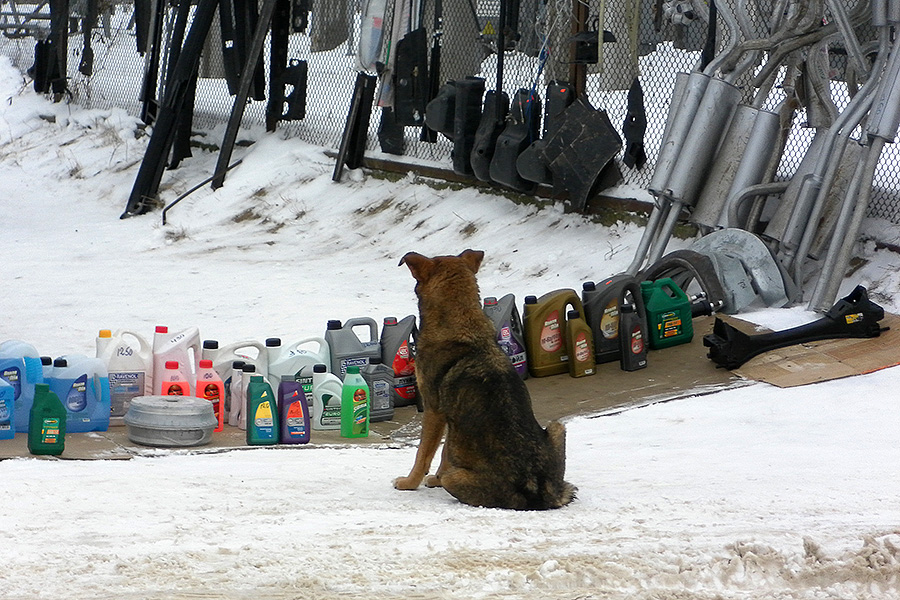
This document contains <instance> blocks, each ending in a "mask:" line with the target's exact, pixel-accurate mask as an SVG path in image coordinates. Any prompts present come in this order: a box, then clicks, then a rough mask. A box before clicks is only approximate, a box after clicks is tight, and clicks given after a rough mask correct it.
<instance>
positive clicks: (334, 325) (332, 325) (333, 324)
mask: <svg viewBox="0 0 900 600" xmlns="http://www.w3.org/2000/svg"><path fill="white" fill-rule="evenodd" d="M326 327H327V329H328V330H329V331H334V330H335V329H341V328H343V325H341V322H340V321H339V320H337V319H331V320H330V321H328V325H326Z"/></svg>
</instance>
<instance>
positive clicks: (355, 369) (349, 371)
mask: <svg viewBox="0 0 900 600" xmlns="http://www.w3.org/2000/svg"><path fill="white" fill-rule="evenodd" d="M347 375H359V367H357V366H352V367H347Z"/></svg>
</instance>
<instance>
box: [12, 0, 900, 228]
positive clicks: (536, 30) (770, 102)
mask: <svg viewBox="0 0 900 600" xmlns="http://www.w3.org/2000/svg"><path fill="white" fill-rule="evenodd" d="M369 1H370V2H377V1H378V0H369ZM579 1H580V0H574V2H573V0H520V1H519V2H518V5H517V12H518V15H517V18H516V19H515V20H514V21H513V22H514V23H515V25H516V26H515V30H516V31H517V39H516V40H515V42H514V43H508V44H506V46H507V48H509V50H508V51H507V52H506V53H505V55H504V59H505V60H504V70H503V71H504V72H503V89H504V91H506V92H507V93H508V94H509V95H510V97H512V96H513V95H514V94H515V92H516V90H518V89H520V88H528V89H531V88H533V89H534V90H536V91H537V92H538V93H539V94H542V93H543V90H544V87H545V85H546V84H547V83H548V82H549V81H551V80H555V79H556V80H566V79H567V78H568V77H569V75H570V73H571V67H572V65H571V64H570V53H569V47H570V44H569V40H570V38H571V36H572V35H573V31H577V28H576V29H573V26H572V24H573V21H575V20H576V18H579V17H578V15H577V14H576V13H577V11H578V10H581V11H582V12H581V18H584V17H586V18H584V28H586V29H587V30H588V31H594V32H599V33H597V35H599V36H601V37H602V35H603V32H604V31H606V32H609V34H611V37H612V38H614V39H615V41H614V42H613V41H609V42H605V43H602V44H600V45H599V47H598V58H597V62H596V64H591V65H587V66H586V78H585V84H584V92H585V93H586V96H587V98H588V100H589V102H590V104H591V105H592V106H593V107H595V108H598V109H604V110H606V111H607V113H608V116H609V119H610V121H611V122H612V124H613V125H614V126H615V127H616V128H617V129H619V130H620V131H621V128H622V124H623V122H624V121H625V119H626V114H627V110H628V107H627V97H628V90H629V88H631V86H632V84H633V82H634V81H635V79H636V78H637V80H638V81H639V82H640V85H641V87H642V90H643V102H644V108H645V111H646V118H647V129H646V134H645V138H644V144H645V147H646V153H647V157H648V160H647V163H646V165H645V166H644V167H643V168H641V169H635V168H629V167H627V166H624V165H623V164H622V162H621V156H620V157H618V158H616V160H617V162H618V163H619V167H620V171H621V173H622V176H623V180H624V183H625V184H626V185H628V186H632V187H637V188H646V187H647V185H648V184H649V182H650V180H651V177H652V174H653V168H654V163H655V159H656V157H657V154H658V152H659V149H660V144H661V142H662V139H663V135H664V130H665V126H666V120H667V115H668V112H669V103H670V99H671V98H672V93H673V89H674V87H675V83H676V74H678V73H686V72H690V71H691V70H693V69H694V68H695V67H696V65H697V64H698V61H699V59H700V53H701V51H702V50H703V48H704V44H705V43H706V40H707V35H708V27H707V25H706V22H705V18H703V15H698V14H689V13H690V10H689V9H690V8H691V7H692V6H695V5H696V3H695V4H694V5H692V4H691V3H690V2H687V1H684V2H679V1H678V0H588V1H587V2H586V3H585V2H582V3H581V4H580V5H579ZM309 2H310V6H309V7H310V9H311V12H310V13H309V15H310V20H309V27H308V28H307V30H306V31H304V32H293V33H291V34H290V37H289V46H288V58H289V59H293V60H304V61H307V63H308V84H307V96H306V116H305V118H303V119H302V120H299V121H290V122H282V123H280V124H279V126H278V128H279V130H280V132H281V135H285V136H291V137H298V138H301V139H303V140H305V141H308V142H310V143H313V144H316V145H321V146H324V147H326V148H332V149H337V148H338V147H339V145H340V140H341V135H342V132H343V129H344V125H345V121H346V119H347V113H348V109H349V106H350V100H351V93H352V90H353V85H354V80H355V78H356V74H357V71H358V69H359V66H358V60H357V58H358V57H357V52H358V48H359V44H360V36H361V35H363V36H365V35H367V34H368V33H369V32H367V31H361V30H360V22H361V16H362V14H363V13H364V11H365V7H364V6H360V3H359V2H358V0H346V1H341V0H309ZM776 2H777V0H750V1H747V0H741V2H739V3H738V2H737V0H730V4H731V5H734V4H735V3H738V4H740V5H741V6H743V7H744V9H745V10H744V11H743V12H742V13H740V14H741V17H742V22H741V25H742V26H744V27H747V28H754V29H756V30H757V31H759V32H760V34H759V35H762V32H764V31H765V30H766V27H767V23H768V19H769V18H770V17H771V14H772V10H774V7H775V4H776ZM863 2H865V0H847V1H846V8H847V10H849V11H852V10H853V9H854V8H855V7H857V5H860V3H863ZM387 4H388V7H389V8H388V10H387V14H386V15H385V19H384V22H383V30H384V37H383V40H384V42H383V43H382V45H381V47H380V48H381V50H380V57H381V58H382V59H383V60H385V62H389V61H388V60H386V59H388V58H389V55H390V52H391V50H392V48H393V44H395V43H396V38H397V36H392V29H393V28H395V27H397V26H398V23H400V24H403V18H406V19H407V21H408V22H407V23H406V25H412V27H413V28H414V27H416V26H418V25H421V26H422V27H424V28H425V30H426V33H427V39H428V41H429V46H430V45H432V44H433V43H434V34H435V1H434V0H424V2H422V3H421V4H419V5H415V6H413V7H412V10H411V11H410V12H409V13H407V12H404V13H403V15H402V17H395V15H394V11H393V10H392V9H391V7H392V6H393V4H392V3H390V2H388V3H387ZM866 4H867V2H866ZM442 5H443V6H442V15H441V16H442V22H443V28H442V32H441V35H440V37H439V42H440V45H441V59H442V60H441V67H440V78H441V81H448V80H456V79H461V78H465V77H467V76H479V77H483V78H484V79H485V81H486V88H487V89H488V90H491V89H494V87H495V83H496V80H497V63H498V61H497V54H496V45H497V31H498V29H499V0H443V1H442ZM747 7H752V8H753V10H747ZM176 8H177V7H176V5H175V4H169V5H167V6H166V10H165V20H164V24H163V25H164V36H163V38H164V39H165V40H170V39H171V28H172V26H173V21H174V15H175V11H176ZM661 8H662V9H666V10H667V11H668V13H667V15H668V17H670V18H667V19H661V18H660V10H659V9H661ZM731 8H732V9H734V8H735V7H734V6H731ZM69 10H70V17H71V18H70V21H69V40H68V88H69V90H70V91H71V94H72V97H73V99H74V101H76V102H77V103H79V104H81V105H84V106H86V107H93V108H110V107H121V108H123V109H125V110H126V111H128V112H129V113H130V114H133V115H140V114H141V108H142V103H141V100H140V98H141V90H142V86H143V85H144V75H145V72H146V70H147V69H148V64H149V63H148V61H149V57H148V56H147V54H148V53H145V54H141V53H139V52H138V46H137V43H136V23H135V7H134V5H133V4H132V3H131V2H118V3H117V2H112V1H110V0H99V5H98V6H97V10H98V13H99V14H98V18H97V21H96V26H95V27H93V29H92V30H90V31H89V37H90V40H91V47H92V50H93V55H94V58H93V69H92V72H91V74H90V75H84V74H83V73H81V72H79V69H78V66H79V62H80V61H81V57H82V53H83V47H84V40H85V32H84V23H85V13H86V12H87V2H86V1H85V0H79V1H77V2H75V1H73V2H71V3H70V5H69ZM679 11H680V12H679ZM732 13H733V10H732ZM398 14H399V13H398ZM410 15H412V16H410ZM826 16H827V13H826ZM717 22H718V28H717V40H718V47H719V49H721V48H722V47H723V46H727V44H728V43H729V41H730V39H731V37H732V35H731V34H730V33H729V32H730V31H731V30H730V28H729V24H728V23H727V22H726V20H724V19H723V18H722V15H721V13H720V15H719V18H718V21H717ZM49 27H50V25H49V4H48V3H43V4H42V3H36V2H29V3H23V2H10V1H9V0H4V1H3V2H2V9H0V53H2V54H4V55H6V56H8V57H9V58H10V59H11V60H12V61H13V63H14V64H16V65H17V66H18V67H19V68H21V69H22V70H23V71H25V70H28V69H29V68H31V67H32V65H33V64H34V58H35V43H36V40H39V39H44V38H46V37H47V36H48V35H49ZM857 35H858V37H859V38H860V41H861V43H863V44H867V43H868V42H870V41H871V40H872V39H874V37H873V33H872V32H871V31H868V30H866V29H865V28H864V27H863V28H859V29H857ZM607 37H608V36H607ZM368 39H369V38H366V40H368ZM267 47H268V46H267ZM815 51H816V52H821V53H823V54H824V56H825V62H824V63H823V64H824V65H825V67H824V68H825V69H826V70H827V76H828V77H829V78H830V86H831V90H832V94H831V95H832V97H833V98H834V101H835V105H836V109H837V110H840V109H842V108H843V107H844V106H846V103H847V102H848V99H849V94H850V91H852V90H853V89H855V86H856V85H858V84H857V82H856V80H855V79H856V78H858V75H857V76H856V77H854V76H853V74H851V73H849V71H848V68H847V57H846V53H845V52H843V49H842V47H841V45H840V43H839V41H835V40H830V43H826V44H823V45H820V46H816V47H815ZM265 54H266V55H267V54H268V52H266V53H265ZM167 56H168V53H167V52H164V53H163V56H162V58H161V67H160V69H159V73H160V75H159V82H158V86H159V89H162V85H163V84H162V82H163V81H164V77H165V73H167V71H168V69H169V65H168V64H167ZM763 57H764V56H761V57H760V59H759V62H757V63H756V64H754V65H753V67H752V68H751V69H750V70H749V71H748V73H749V75H748V76H747V78H749V77H750V76H751V75H752V74H753V73H754V72H755V71H756V70H758V69H759V68H760V65H761V64H763ZM266 60H268V57H267V58H266ZM782 72H783V70H782ZM224 76H225V71H224V66H223V60H222V43H221V38H220V35H219V25H218V21H217V22H216V23H214V24H213V27H212V29H211V31H210V35H209V36H208V39H207V43H206V46H205V49H204V51H203V55H202V59H201V67H200V78H199V80H198V86H197V94H196V100H195V107H194V120H193V127H194V129H195V130H196V131H197V132H198V134H199V135H203V132H204V131H209V130H210V129H212V128H214V127H217V126H220V125H222V124H223V123H224V122H225V121H226V120H227V118H228V115H229V114H230V112H231V109H232V104H233V96H231V95H230V94H229V89H228V85H227V84H226V80H225V78H224ZM746 81H747V79H746V78H745V79H743V80H741V81H739V82H737V83H739V84H741V83H744V84H745V83H746ZM783 83H784V82H783V80H782V79H779V78H775V79H774V85H773V86H772V87H771V89H763V90H762V91H757V89H756V88H753V87H751V86H746V85H744V86H743V89H744V92H745V96H744V101H745V102H747V103H751V102H754V101H755V103H756V105H757V106H759V107H761V108H764V109H766V110H773V111H774V110H777V109H779V108H780V107H782V106H783V103H784V102H788V101H790V98H789V97H788V95H786V94H785V89H784V86H783ZM380 95H381V94H379V95H376V106H375V108H374V109H373V113H372V117H371V119H370V127H369V134H368V138H367V152H368V153H370V154H375V155H378V154H379V153H381V145H380V143H379V136H378V129H379V124H380V122H381V116H382V113H383V110H384V109H383V108H382V107H381V106H379V104H380V103H384V101H385V98H381V99H380V100H381V102H379V100H378V98H379V96H380ZM755 95H759V97H756V96H755ZM265 108H266V102H265V100H253V101H251V102H250V103H249V104H248V106H247V109H246V111H245V113H244V121H243V123H244V125H245V126H250V125H252V124H257V125H258V124H260V123H262V122H264V119H265ZM813 126H816V127H821V126H822V122H821V120H820V119H819V118H818V116H817V115H807V114H806V111H805V110H804V109H803V108H802V107H797V110H796V112H795V113H794V115H793V120H792V123H791V132H790V135H789V136H788V139H787V144H786V147H785V149H784V152H783V154H782V158H781V163H780V166H779V168H778V171H777V178H779V179H789V178H790V177H791V176H792V175H793V173H794V172H795V171H796V170H797V168H798V167H799V165H800V163H801V161H802V159H803V157H804V155H805V154H806V151H807V149H808V147H809V145H810V143H811V141H812V139H813V137H814V134H815V131H816V129H815V127H813ZM855 135H859V132H857V133H856V134H855ZM421 138H422V136H421V128H419V127H405V128H404V129H403V140H402V156H390V158H392V159H394V160H399V161H406V162H409V163H425V164H437V165H440V166H445V167H446V166H449V164H450V153H451V150H452V147H453V146H452V143H451V142H450V141H449V140H447V139H446V138H444V137H443V136H437V140H436V141H435V142H431V143H430V142H426V141H423V140H422V139H421ZM206 141H207V142H209V143H211V144H215V143H216V140H211V139H210V140H206ZM394 152H396V149H395V150H394ZM869 213H870V216H873V217H878V218H884V219H888V220H890V221H892V222H894V223H900V162H898V154H897V149H896V146H895V145H893V144H891V145H889V146H888V147H887V149H886V150H885V152H884V154H883V155H882V158H881V161H880V163H879V168H878V170H877V172H876V177H875V184H874V192H873V197H872V201H871V203H870V207H869Z"/></svg>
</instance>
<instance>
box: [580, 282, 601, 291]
mask: <svg viewBox="0 0 900 600" xmlns="http://www.w3.org/2000/svg"><path fill="white" fill-rule="evenodd" d="M581 289H583V290H584V291H586V292H593V291H594V290H596V289H597V284H596V283H594V282H593V281H585V282H584V283H582V284H581Z"/></svg>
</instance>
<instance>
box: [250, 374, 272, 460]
mask: <svg viewBox="0 0 900 600" xmlns="http://www.w3.org/2000/svg"><path fill="white" fill-rule="evenodd" d="M248 366H250V365H248ZM277 443H278V408H277V406H276V404H275V394H274V393H272V386H270V385H269V383H268V382H267V381H266V380H265V379H263V377H262V375H252V376H251V377H250V383H249V384H248V385H247V444H248V445H251V446H259V445H271V444H277Z"/></svg>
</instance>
